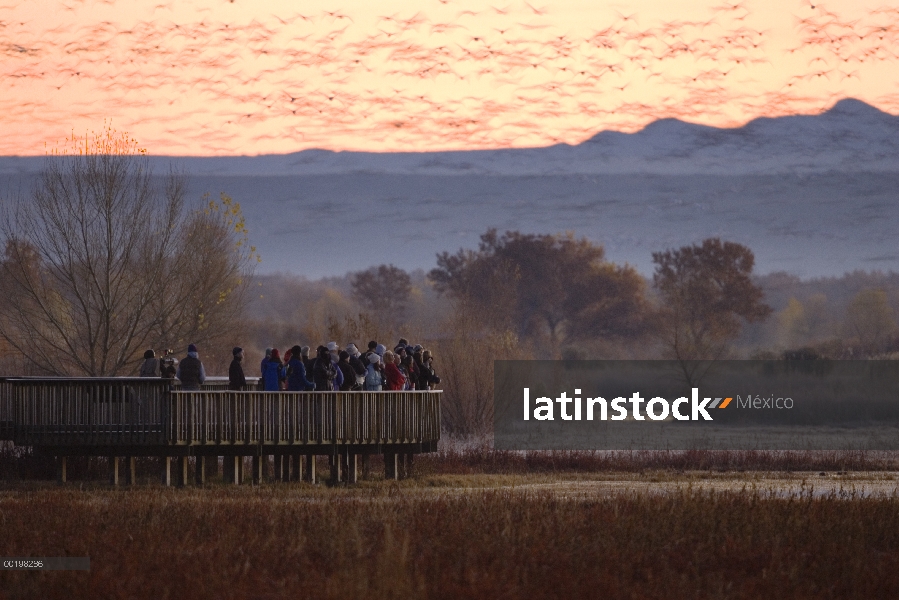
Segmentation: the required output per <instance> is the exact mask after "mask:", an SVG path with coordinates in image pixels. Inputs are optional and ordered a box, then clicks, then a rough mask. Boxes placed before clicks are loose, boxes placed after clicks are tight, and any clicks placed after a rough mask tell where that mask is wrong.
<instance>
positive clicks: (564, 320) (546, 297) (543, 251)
mask: <svg viewBox="0 0 899 600" xmlns="http://www.w3.org/2000/svg"><path fill="white" fill-rule="evenodd" d="M429 277H430V279H431V280H432V281H433V282H434V284H435V286H436V287H437V289H438V290H439V291H441V292H442V293H447V294H450V295H451V296H452V297H454V298H455V299H457V300H458V301H459V302H461V303H462V304H463V305H464V307H465V310H467V311H469V312H470V313H471V314H473V315H477V316H478V317H479V318H480V319H481V321H482V322H483V323H485V324H486V325H487V326H489V327H490V328H491V329H492V330H494V331H501V330H504V329H507V330H509V331H513V332H515V333H516V334H517V335H518V336H519V337H526V338H530V339H533V340H548V342H549V344H550V352H551V353H552V354H554V355H555V354H558V350H559V348H560V347H561V346H562V345H563V344H565V343H572V342H576V341H579V340H588V339H595V338H598V337H614V336H628V335H633V334H635V333H638V332H640V331H641V330H642V328H643V326H644V316H645V312H646V311H645V301H644V289H643V288H644V285H643V280H642V278H641V277H640V276H639V275H638V274H637V273H636V271H635V270H634V269H633V268H631V267H629V266H623V267H622V266H617V265H614V264H612V263H610V262H608V261H606V260H605V252H604V250H603V248H602V246H597V245H594V244H593V243H591V242H590V241H588V240H586V239H576V238H575V237H574V236H573V235H570V234H569V235H536V234H525V233H521V232H518V231H507V232H505V233H504V234H502V235H500V234H499V233H498V232H497V231H496V230H495V229H489V230H488V231H487V232H486V233H485V234H484V235H482V236H481V242H480V245H479V247H478V249H477V250H459V251H458V252H457V253H455V254H450V253H448V252H443V253H441V254H438V255H437V268H436V269H433V270H432V271H431V272H430V273H429Z"/></svg>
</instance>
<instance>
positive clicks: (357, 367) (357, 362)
mask: <svg viewBox="0 0 899 600" xmlns="http://www.w3.org/2000/svg"><path fill="white" fill-rule="evenodd" d="M346 352H347V354H349V355H350V358H349V363H350V366H351V367H352V368H353V372H354V373H355V379H356V385H355V387H354V388H352V389H356V390H361V389H362V388H363V386H364V385H365V367H366V366H367V365H366V364H365V362H363V360H362V355H361V354H360V353H359V349H358V348H356V344H353V343H352V342H350V343H349V344H347V347H346Z"/></svg>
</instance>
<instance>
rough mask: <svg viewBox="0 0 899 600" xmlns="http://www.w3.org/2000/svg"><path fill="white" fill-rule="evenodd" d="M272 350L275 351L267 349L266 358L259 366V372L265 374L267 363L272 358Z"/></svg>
mask: <svg viewBox="0 0 899 600" xmlns="http://www.w3.org/2000/svg"><path fill="white" fill-rule="evenodd" d="M272 350H273V348H266V349H265V357H264V358H263V359H262V362H261V363H260V364H259V370H260V371H261V372H262V373H265V363H267V362H268V359H270V358H271V357H272Z"/></svg>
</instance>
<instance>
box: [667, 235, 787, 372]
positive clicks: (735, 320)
mask: <svg viewBox="0 0 899 600" xmlns="http://www.w3.org/2000/svg"><path fill="white" fill-rule="evenodd" d="M652 260H653V262H654V263H655V265H656V269H655V273H654V275H653V285H654V286H655V288H656V290H657V291H658V293H659V296H660V299H661V304H662V306H661V311H660V313H661V319H660V329H659V334H660V337H661V341H662V343H663V346H664V349H665V353H666V354H667V355H668V357H670V358H674V359H677V360H679V361H689V360H706V359H718V358H723V357H724V356H725V355H726V353H727V351H728V349H729V347H730V344H731V342H732V341H733V340H734V339H735V338H736V337H737V335H738V334H739V333H740V330H741V328H742V326H743V323H744V322H755V321H760V320H763V319H765V318H767V316H768V315H769V314H770V313H771V310H772V309H771V307H770V306H768V305H767V304H765V303H764V301H763V298H764V293H763V291H762V289H761V288H760V287H759V286H757V285H755V284H754V283H753V282H752V269H753V267H754V264H755V257H754V255H753V253H752V251H751V250H750V249H749V248H747V247H746V246H743V245H741V244H736V243H733V242H722V241H721V240H720V239H718V238H712V239H707V240H704V241H703V242H702V243H701V244H699V245H692V246H684V247H682V248H679V249H677V250H666V251H664V252H655V253H653V255H652Z"/></svg>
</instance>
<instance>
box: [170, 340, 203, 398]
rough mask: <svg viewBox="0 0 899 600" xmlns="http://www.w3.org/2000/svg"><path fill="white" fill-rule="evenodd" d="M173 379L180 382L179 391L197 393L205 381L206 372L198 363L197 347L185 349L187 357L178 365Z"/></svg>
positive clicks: (191, 346)
mask: <svg viewBox="0 0 899 600" xmlns="http://www.w3.org/2000/svg"><path fill="white" fill-rule="evenodd" d="M175 377H177V378H178V380H179V381H180V382H181V389H182V390H184V391H186V392H189V391H198V390H199V389H200V386H201V385H203V382H204V381H206V370H205V369H204V368H203V363H202V362H201V361H200V355H199V353H198V352H197V347H196V346H195V345H194V344H191V345H189V346H188V347H187V356H186V357H185V358H184V359H182V361H181V362H180V363H178V371H177V372H176V373H175Z"/></svg>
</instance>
